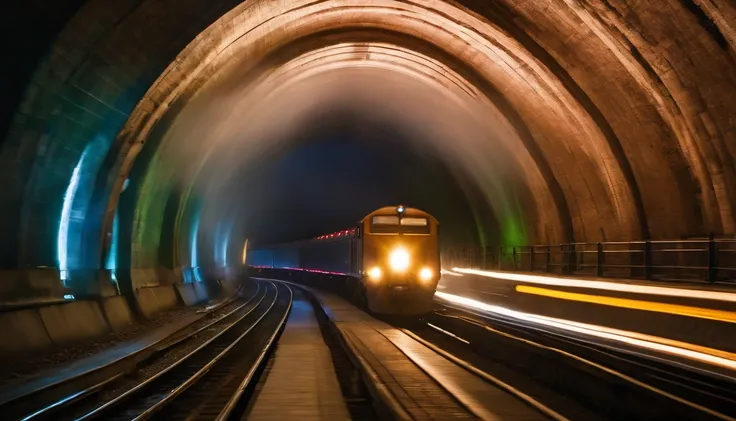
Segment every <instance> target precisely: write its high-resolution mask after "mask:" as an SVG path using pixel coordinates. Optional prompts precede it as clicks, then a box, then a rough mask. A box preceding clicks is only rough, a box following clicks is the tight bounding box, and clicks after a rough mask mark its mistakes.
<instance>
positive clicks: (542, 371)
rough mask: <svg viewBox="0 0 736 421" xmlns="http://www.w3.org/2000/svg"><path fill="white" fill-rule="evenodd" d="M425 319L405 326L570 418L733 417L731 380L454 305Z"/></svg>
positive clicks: (735, 389)
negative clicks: (421, 322)
mask: <svg viewBox="0 0 736 421" xmlns="http://www.w3.org/2000/svg"><path fill="white" fill-rule="evenodd" d="M425 322H426V323H423V324H421V325H416V326H412V327H411V328H409V329H404V331H405V332H406V333H408V334H410V335H412V336H413V337H415V338H417V339H419V340H421V341H423V342H424V343H425V344H426V345H428V346H430V347H434V349H435V350H437V351H439V352H443V353H445V354H449V355H447V356H448V357H450V358H456V359H457V361H456V362H458V363H459V364H461V365H463V364H464V365H466V366H467V367H466V368H468V369H470V370H471V371H473V370H475V372H476V374H479V375H481V376H482V377H484V378H486V380H489V381H492V382H495V383H497V384H499V385H500V386H502V387H503V388H506V389H507V390H509V391H510V392H512V393H517V394H518V393H521V394H523V395H527V396H530V397H533V398H534V399H535V400H537V401H539V402H543V403H544V404H545V405H547V406H548V407H550V408H551V409H554V410H555V411H557V412H559V413H560V414H563V415H564V416H565V417H567V418H569V419H571V420H576V419H585V420H618V419H627V420H656V419H667V420H670V419H688V420H719V419H720V420H735V419H736V384H734V380H733V379H729V378H725V377H722V376H717V375H714V374H712V373H707V372H704V371H698V370H693V369H692V368H689V367H686V366H683V365H674V364H671V363H668V362H665V361H657V360H654V359H652V358H650V357H648V356H644V355H636V354H633V353H631V352H625V351H624V350H622V349H619V348H616V347H613V346H610V345H608V344H602V343H600V342H592V341H586V340H585V339H583V338H580V337H576V336H571V335H565V334H564V333H561V332H558V331H554V330H549V329H543V328H540V327H539V326H532V325H530V324H527V323H521V322H517V321H513V320H509V319H505V318H502V317H493V316H489V315H486V314H481V313H475V312H471V311H467V310H465V309H460V308H456V307H453V306H440V307H439V308H438V309H437V311H435V312H434V313H433V314H432V315H431V316H430V317H428V318H427V319H426V320H425ZM510 385H514V386H510Z"/></svg>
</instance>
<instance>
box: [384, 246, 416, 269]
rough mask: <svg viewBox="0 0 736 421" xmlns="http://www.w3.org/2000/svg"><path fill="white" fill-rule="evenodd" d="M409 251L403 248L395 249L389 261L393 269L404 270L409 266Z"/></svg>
mask: <svg viewBox="0 0 736 421" xmlns="http://www.w3.org/2000/svg"><path fill="white" fill-rule="evenodd" d="M410 260H411V259H410V258H409V252H408V251H406V250H404V249H403V248H396V249H394V250H393V251H392V252H391V254H390V255H389V257H388V262H389V264H390V265H391V269H393V270H395V271H397V272H402V271H405V270H406V269H408V268H409V261H410Z"/></svg>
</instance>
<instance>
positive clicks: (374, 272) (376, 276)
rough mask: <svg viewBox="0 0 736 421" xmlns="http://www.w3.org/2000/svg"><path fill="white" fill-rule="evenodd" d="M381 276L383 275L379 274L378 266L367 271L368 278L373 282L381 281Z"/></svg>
mask: <svg viewBox="0 0 736 421" xmlns="http://www.w3.org/2000/svg"><path fill="white" fill-rule="evenodd" d="M381 275H383V273H382V272H381V268H379V267H378V266H374V267H372V268H371V270H369V271H368V277H369V278H371V279H372V280H374V281H379V280H381Z"/></svg>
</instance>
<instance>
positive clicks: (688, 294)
mask: <svg viewBox="0 0 736 421" xmlns="http://www.w3.org/2000/svg"><path fill="white" fill-rule="evenodd" d="M452 270H454V271H455V272H460V273H465V274H471V275H479V276H485V277H489V278H496V279H506V280H509V281H518V282H528V283H532V284H542V285H555V286H563V287H574V288H590V289H602V290H606V291H621V292H632V293H636V294H648V295H662V296H668V297H684V298H691V299H692V298H695V299H703V300H716V301H729V302H734V303H736V294H734V293H728V292H721V291H706V290H700V289H687V288H674V287H658V286H650V285H641V284H629V283H616V282H605V281H595V280H592V279H584V278H580V279H567V278H555V277H551V276H540V275H524V274H520V273H506V272H493V271H486V270H477V269H468V268H452Z"/></svg>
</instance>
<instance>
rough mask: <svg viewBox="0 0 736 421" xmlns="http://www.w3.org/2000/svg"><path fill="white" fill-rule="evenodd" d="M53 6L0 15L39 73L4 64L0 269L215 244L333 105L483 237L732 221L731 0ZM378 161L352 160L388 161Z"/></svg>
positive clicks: (18, 52)
mask: <svg viewBox="0 0 736 421" xmlns="http://www.w3.org/2000/svg"><path fill="white" fill-rule="evenodd" d="M36 3H39V2H36ZM36 3H34V4H36ZM55 4H57V7H54V8H51V7H50V8H47V7H45V6H46V5H44V4H43V2H40V3H39V4H37V5H35V6H34V5H26V6H17V7H16V9H14V10H12V11H11V13H10V14H9V15H8V16H10V17H11V21H13V22H14V25H13V26H12V28H13V31H14V32H15V33H14V37H13V39H15V40H17V41H16V42H17V43H18V45H25V46H26V47H25V48H18V47H17V46H16V48H15V49H13V50H11V53H12V54H13V55H11V58H14V59H15V61H16V62H15V63H14V64H11V66H12V67H13V68H15V69H35V70H33V71H32V72H25V73H24V72H21V71H15V72H13V71H6V73H7V76H8V77H7V78H6V79H7V80H6V83H7V84H8V85H9V86H16V85H18V86H23V88H22V92H23V94H22V95H21V96H20V100H19V101H15V102H12V100H13V95H10V96H9V97H8V98H7V100H8V101H10V102H12V104H11V103H10V102H8V104H10V105H7V104H5V107H4V108H3V110H7V112H6V115H4V116H3V120H2V121H3V122H5V121H7V122H8V124H7V126H8V127H7V130H6V131H7V134H6V135H5V137H4V140H3V143H2V151H1V152H0V162H1V163H2V168H3V169H4V170H3V172H2V173H1V175H0V176H1V177H2V180H0V182H1V183H2V185H3V186H4V187H3V188H4V191H3V195H2V201H3V203H2V208H1V209H2V212H3V214H2V218H0V221H2V222H0V223H1V224H2V225H3V227H2V232H4V233H5V235H4V238H3V240H2V242H1V244H2V247H3V249H2V250H0V252H1V255H0V256H1V258H2V266H3V267H9V268H15V267H34V266H57V265H61V266H75V267H88V268H95V267H101V266H103V265H105V259H107V258H109V251H110V250H111V248H115V247H120V248H121V249H125V252H124V254H125V255H126V256H127V257H125V258H124V259H123V260H125V261H126V262H125V263H124V264H128V265H132V266H139V267H151V266H157V265H164V266H169V267H173V266H181V265H192V266H196V265H198V264H204V263H202V262H196V260H198V258H197V257H195V256H194V254H196V251H195V252H194V253H192V250H191V249H192V248H193V247H194V248H196V247H200V248H203V247H206V248H209V249H213V248H214V249H217V248H218V247H222V246H221V244H225V246H224V249H225V250H224V251H219V252H218V251H215V254H217V253H220V254H222V253H225V254H228V253H235V252H233V251H227V249H228V246H227V245H228V244H231V243H232V244H236V245H237V244H240V243H242V241H243V240H244V238H245V237H247V236H248V235H250V234H249V232H251V233H252V230H251V231H249V228H248V227H249V226H250V227H252V226H253V223H254V222H253V221H258V220H259V218H260V219H262V218H266V217H269V215H270V217H272V218H275V216H274V213H273V209H272V208H273V207H276V205H273V204H272V205H269V206H271V207H269V206H266V205H264V204H263V203H259V204H256V203H253V202H255V201H257V200H258V199H257V195H255V193H253V192H257V191H263V183H258V182H256V183H254V182H253V181H252V180H254V179H255V180H258V179H259V177H261V178H269V177H271V176H268V177H267V176H264V174H272V177H273V179H279V178H278V177H277V176H273V174H274V173H273V171H275V170H274V169H273V168H277V167H278V166H279V165H281V166H283V165H285V164H284V163H283V162H289V161H288V159H294V158H288V157H289V156H290V155H289V154H292V155H291V156H296V157H298V156H301V154H302V153H303V154H305V156H307V155H309V152H308V151H307V149H303V148H308V147H307V146H304V145H305V144H307V143H309V139H308V138H310V136H308V135H305V134H304V133H305V132H306V131H308V130H307V128H309V127H311V128H312V129H313V128H314V124H312V123H314V121H318V122H319V121H334V119H335V116H338V115H342V116H343V117H344V118H345V119H346V120H347V121H350V122H352V123H351V124H352V125H354V126H356V127H364V128H367V129H365V130H368V131H371V130H374V132H373V133H372V134H370V135H366V136H364V138H365V139H371V140H369V141H368V142H369V143H371V144H378V143H380V144H381V146H380V147H378V146H376V147H377V148H378V149H370V148H368V149H360V148H362V147H360V146H358V149H357V150H354V149H350V147H347V148H346V149H345V154H346V155H347V156H348V159H350V156H354V155H357V154H361V153H366V154H367V155H370V154H371V153H376V152H375V151H377V150H391V148H396V150H397V151H398V150H402V151H404V152H397V156H404V157H405V159H406V160H407V161H408V162H411V161H409V160H410V158H409V156H410V155H412V154H413V155H417V154H419V155H421V154H425V155H426V156H425V158H426V162H427V163H430V162H431V164H427V166H426V168H425V167H422V166H421V165H420V163H419V161H416V162H414V163H412V164H411V167H415V168H417V170H416V173H415V174H414V175H415V176H416V177H418V178H420V179H426V180H429V181H428V182H431V183H435V182H436V183H437V184H438V185H439V184H442V183H445V181H446V182H447V185H451V186H454V187H449V188H448V189H447V190H446V191H447V193H441V192H442V191H443V190H442V189H438V190H437V191H435V192H434V194H435V195H437V196H438V197H436V198H435V199H436V200H435V202H445V203H446V202H448V199H447V198H446V197H444V196H445V194H446V195H447V196H448V197H449V196H450V195H451V193H450V191H461V192H462V193H463V194H464V195H465V198H464V199H462V198H453V199H452V201H453V202H457V203H459V205H458V209H462V211H459V212H461V213H458V214H455V215H460V214H462V215H463V218H466V219H468V220H471V219H472V224H475V225H478V224H480V225H483V224H485V225H486V226H493V227H492V228H489V229H487V230H485V231H487V232H490V233H495V234H491V236H492V237H493V238H486V239H485V240H483V241H487V242H489V243H506V244H515V245H518V244H522V243H525V244H529V243H555V242H563V241H601V240H632V239H645V238H652V239H659V238H677V237H681V236H704V235H708V234H709V233H715V234H717V235H732V234H734V231H736V225H735V224H736V223H735V218H734V216H735V215H736V210H735V206H736V172H735V171H736V167H735V165H734V164H735V159H736V123H735V122H736V114H735V113H736V111H734V110H736V95H735V94H736V66H734V65H735V64H736V51H735V47H736V27H735V26H734V22H736V5H735V4H734V3H733V2H732V1H730V0H680V1H674V0H673V1H664V0H663V1H652V2H640V1H625V0H606V1H601V0H551V1H545V2H541V1H537V0H521V1H520V0H514V1H510V0H508V1H506V0H493V1H485V0H484V1H481V0H478V1H473V0H464V1H455V2H445V1H439V0H427V1H421V2H411V1H397V0H323V1H297V0H295V1H278V2H276V1H270V0H252V1H247V2H243V3H240V2H238V1H226V0H210V1H206V2H205V1H198V0H177V1H174V0H129V1H116V2H109V1H104V0H96V1H88V2H84V3H83V2H71V1H70V2H63V4H62V3H58V2H57V3H55ZM34 7H35V8H36V9H37V10H34ZM12 18H16V19H12ZM34 19H38V20H37V21H35V20H34ZM44 22H45V23H47V27H46V29H45V30H44V32H42V33H40V34H39V33H38V32H34V28H35V27H36V23H38V24H43V23H44ZM62 23H63V24H62ZM57 27H58V28H60V29H59V30H58V33H55V36H54V37H52V36H51V35H50V33H51V32H54V28H57ZM9 28H10V26H9ZM20 35H25V38H27V39H28V41H27V42H26V43H25V44H24V43H23V38H24V37H23V36H20ZM26 73H27V74H26ZM16 91H18V92H20V91H21V90H20V89H18V88H16ZM10 92H11V93H12V92H14V91H13V90H11V91H10ZM340 110H349V111H350V113H349V116H347V114H339V112H338V111H340ZM326 115H332V117H325V116H326ZM310 121H311V122H312V123H310ZM310 124H312V125H311V126H310ZM379 126H380V127H392V128H393V129H391V130H388V131H386V132H384V133H383V137H381V132H380V131H376V130H378V129H375V127H379ZM371 127H373V129H371ZM312 129H309V130H312ZM338 132H339V133H342V135H341V136H343V137H345V136H348V137H360V136H359V135H358V134H356V132H355V131H354V130H353V131H350V130H348V131H343V132H340V131H339V130H338ZM332 134H333V135H334V133H332ZM325 136H327V135H325ZM337 137H340V136H337ZM379 138H380V139H379ZM323 140H324V139H323ZM392 140H394V141H396V142H399V141H400V142H402V146H400V147H399V146H395V144H394V146H391V145H392V144H391V141H392ZM305 142H306V143H305ZM325 142H326V143H325V144H329V141H325ZM313 143H314V142H313ZM323 143H324V142H323ZM355 144H356V145H359V142H358V143H355ZM300 145H301V146H300ZM314 147H316V146H314ZM300 148H302V149H300ZM316 148H317V149H316V150H319V147H316ZM380 148H388V149H380ZM402 148H403V149H402ZM369 149H370V150H372V151H373V152H367V151H369ZM289 151H291V152H289ZM300 151H301V152H300ZM360 151H363V152H360ZM311 153H317V152H314V150H313V152H311ZM294 154H296V155H294ZM320 154H321V153H317V155H320ZM383 154H384V155H385V153H383ZM401 154H405V155H401ZM419 155H417V156H419ZM320 156H321V155H320ZM376 156H378V158H376V160H374V162H377V163H376V165H374V166H373V167H370V165H369V163H370V162H371V161H360V160H356V165H368V167H370V168H369V169H366V171H368V172H370V171H373V172H378V171H380V169H379V168H378V166H379V165H378V164H381V165H393V164H388V162H389V161H387V160H380V161H379V158H381V156H383V155H382V154H381V153H378V155H376ZM343 158H344V156H342V157H338V158H337V159H338V160H340V159H343ZM305 159H306V158H305ZM284 160H286V161H284ZM358 161H360V162H363V164H361V163H360V162H358ZM268 162H270V164H268V165H271V167H268V165H266V163H268ZM366 163H368V164H366ZM311 165H312V166H311V167H309V166H307V167H305V168H307V169H305V174H311V173H313V172H314V171H316V169H318V168H320V167H323V166H324V165H325V163H324V162H321V161H319V160H315V161H313V163H312V164H311ZM267 167H268V168H271V169H268V168H267ZM336 167H339V166H336ZM420 167H421V168H424V169H420ZM345 168H349V167H345ZM391 168H392V169H391V171H395V172H396V174H399V173H400V169H401V165H400V164H399V165H393V166H391ZM269 171H271V172H269ZM346 171H347V170H346ZM430 173H437V174H439V173H442V175H441V176H438V177H439V178H437V179H436V180H437V181H434V180H435V179H433V178H431V177H430V176H429V175H428V174H430ZM327 174H329V175H327ZM323 177H327V178H329V179H332V178H335V177H338V173H334V172H332V173H330V172H324V173H323ZM397 178H401V179H402V180H403V179H406V178H407V176H397ZM409 178H411V177H409ZM287 179H288V178H287ZM297 179H302V177H297ZM305 179H306V178H305ZM348 179H349V178H348ZM441 180H445V181H441ZM314 183H321V182H320V181H314ZM365 183H367V182H364V183H363V184H361V185H360V186H366V185H367V184H365ZM406 185H409V184H406ZM406 185H405V186H406ZM246 186H250V190H248V193H243V191H244V189H245V188H246ZM276 187H278V186H276ZM259 188H260V189H261V190H258V189H259ZM333 188H334V189H338V190H339V188H338V187H333ZM287 190H288V189H287ZM287 190H285V191H287ZM410 190H411V191H414V192H416V191H417V189H410ZM398 191H400V189H399V190H396V191H391V192H389V193H387V195H386V196H385V199H386V200H388V199H393V198H394V197H396V196H395V194H396V192H398ZM343 194H344V193H343ZM407 194H408V193H407ZM426 194H428V195H430V196H431V195H432V194H433V193H432V192H429V193H426ZM439 196H443V197H439ZM292 199H293V198H292ZM279 200H281V199H278V200H276V199H274V201H273V202H272V203H280V202H279ZM375 200H378V198H377V199H375ZM417 200H419V201H421V198H420V197H419V196H417ZM283 203H289V205H288V206H291V207H296V206H298V205H297V204H295V203H296V202H293V201H292V202H283ZM300 203H302V205H301V206H302V208H301V209H302V211H303V212H305V213H310V212H311V213H315V212H316V211H317V210H318V209H319V206H320V203H319V201H315V203H313V204H309V202H308V201H302V202H300ZM213 204H217V206H215V205H213ZM365 206H368V205H367V204H366V205H365ZM427 206H430V207H432V206H433V205H432V202H431V201H429V202H427ZM254 209H262V210H261V211H258V212H257V211H255V210H254ZM351 212H352V211H351ZM355 212H357V211H355ZM246 214H247V215H249V218H250V222H247V223H244V222H242V219H243V215H246ZM450 214H452V212H449V211H448V215H450ZM279 218H282V219H281V220H284V219H283V218H285V217H284V216H283V215H282V216H280V217H279ZM454 218H460V217H459V216H455V217H454ZM246 219H247V218H246ZM193 221H196V222H193ZM200 221H201V222H200ZM272 222H273V221H272ZM266 225H268V224H266ZM116 227H117V228H116ZM480 231H483V230H480ZM304 234H305V235H306V234H308V233H307V232H304ZM484 235H485V234H482V233H481V234H479V236H480V237H483V236H484ZM118 236H120V238H121V240H120V241H121V242H120V244H122V245H114V244H113V243H115V242H116V241H117V240H115V241H113V237H115V238H117V237H118ZM200 238H201V240H200ZM199 243H203V244H206V245H204V246H202V245H201V244H200V245H199V246H194V245H193V244H199ZM239 247H240V246H239V245H238V246H237V247H236V248H239ZM162 249H167V250H169V251H167V252H166V253H164V254H162V251H161V250H162ZM236 254H237V253H236ZM215 260H223V261H226V260H227V259H217V258H215ZM164 261H166V262H165V263H164ZM215 263H217V264H222V262H219V261H218V262H215Z"/></svg>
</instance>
